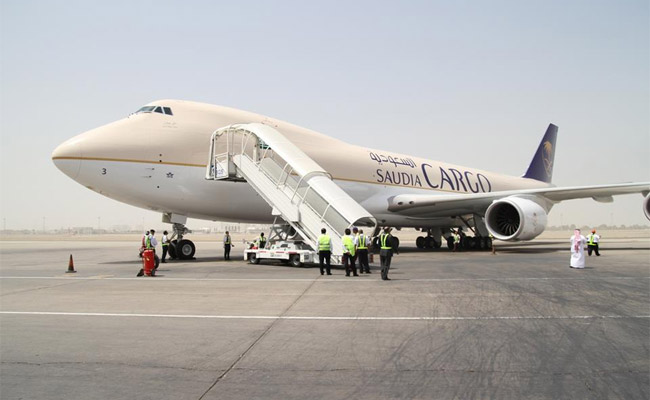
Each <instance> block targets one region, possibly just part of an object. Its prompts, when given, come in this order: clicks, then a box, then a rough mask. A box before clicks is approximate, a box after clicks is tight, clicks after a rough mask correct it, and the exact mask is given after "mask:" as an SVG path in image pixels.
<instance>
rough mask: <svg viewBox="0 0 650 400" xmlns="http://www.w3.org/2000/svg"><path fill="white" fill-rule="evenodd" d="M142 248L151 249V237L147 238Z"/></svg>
mask: <svg viewBox="0 0 650 400" xmlns="http://www.w3.org/2000/svg"><path fill="white" fill-rule="evenodd" d="M144 246H145V247H146V248H147V249H153V246H151V237H150V236H147V239H146V240H145V241H144Z"/></svg>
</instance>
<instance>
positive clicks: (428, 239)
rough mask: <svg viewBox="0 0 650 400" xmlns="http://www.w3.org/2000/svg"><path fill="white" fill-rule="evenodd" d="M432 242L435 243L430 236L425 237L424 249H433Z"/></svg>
mask: <svg viewBox="0 0 650 400" xmlns="http://www.w3.org/2000/svg"><path fill="white" fill-rule="evenodd" d="M433 242H435V240H433V238H432V237H431V236H427V237H426V238H424V247H425V248H427V249H433Z"/></svg>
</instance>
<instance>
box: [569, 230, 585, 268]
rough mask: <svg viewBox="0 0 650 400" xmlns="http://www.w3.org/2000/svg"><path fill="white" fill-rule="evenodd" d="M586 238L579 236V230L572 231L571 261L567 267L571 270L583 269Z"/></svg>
mask: <svg viewBox="0 0 650 400" xmlns="http://www.w3.org/2000/svg"><path fill="white" fill-rule="evenodd" d="M586 243H587V238H585V237H584V236H582V235H581V234H580V229H576V230H575V231H573V236H571V260H570V263H569V266H570V267H571V268H584V267H585V244H586Z"/></svg>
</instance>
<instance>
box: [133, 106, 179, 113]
mask: <svg viewBox="0 0 650 400" xmlns="http://www.w3.org/2000/svg"><path fill="white" fill-rule="evenodd" d="M151 112H157V113H160V114H167V115H174V113H172V109H171V108H170V107H161V106H144V107H142V108H140V109H139V110H138V111H136V112H135V114H141V113H151Z"/></svg>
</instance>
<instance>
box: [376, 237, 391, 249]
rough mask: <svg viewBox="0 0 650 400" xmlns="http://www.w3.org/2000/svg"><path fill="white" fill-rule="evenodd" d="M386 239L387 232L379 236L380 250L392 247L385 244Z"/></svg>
mask: <svg viewBox="0 0 650 400" xmlns="http://www.w3.org/2000/svg"><path fill="white" fill-rule="evenodd" d="M387 239H388V234H383V235H381V236H379V241H380V242H381V249H382V250H390V249H392V247H390V246H387V245H386V240H387Z"/></svg>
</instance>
